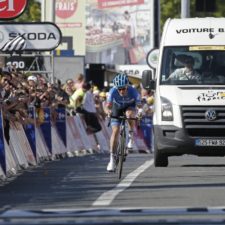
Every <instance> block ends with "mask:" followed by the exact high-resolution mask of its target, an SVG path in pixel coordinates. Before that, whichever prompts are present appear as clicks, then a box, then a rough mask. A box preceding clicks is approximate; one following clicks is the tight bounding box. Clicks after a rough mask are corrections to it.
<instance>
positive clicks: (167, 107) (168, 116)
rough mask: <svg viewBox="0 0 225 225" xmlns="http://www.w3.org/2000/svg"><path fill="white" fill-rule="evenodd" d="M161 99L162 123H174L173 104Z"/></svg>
mask: <svg viewBox="0 0 225 225" xmlns="http://www.w3.org/2000/svg"><path fill="white" fill-rule="evenodd" d="M160 99H161V109H162V111H161V112H162V121H173V107H172V104H171V102H170V101H169V100H168V99H167V98H164V97H160Z"/></svg>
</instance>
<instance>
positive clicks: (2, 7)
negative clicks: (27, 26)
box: [0, 0, 27, 20]
mask: <svg viewBox="0 0 225 225" xmlns="http://www.w3.org/2000/svg"><path fill="white" fill-rule="evenodd" d="M26 6H27V0H0V19H1V20H4V19H5V20H6V19H13V18H16V17H18V16H19V15H21V14H22V13H23V12H24V10H25V8H26Z"/></svg>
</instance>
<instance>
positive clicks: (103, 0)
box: [98, 0, 144, 9]
mask: <svg viewBox="0 0 225 225" xmlns="http://www.w3.org/2000/svg"><path fill="white" fill-rule="evenodd" d="M140 4H144V0H98V8H100V9H103V8H113V7H121V6H127V5H129V6H131V5H140Z"/></svg>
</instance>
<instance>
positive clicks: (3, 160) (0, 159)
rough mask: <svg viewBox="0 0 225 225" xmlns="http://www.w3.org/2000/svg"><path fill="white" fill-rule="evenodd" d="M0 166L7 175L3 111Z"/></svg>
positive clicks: (0, 131) (0, 124) (0, 122)
mask: <svg viewBox="0 0 225 225" xmlns="http://www.w3.org/2000/svg"><path fill="white" fill-rule="evenodd" d="M0 164H1V166H2V169H3V171H4V173H5V174H6V159H5V144H4V130H3V120H2V111H1V112H0Z"/></svg>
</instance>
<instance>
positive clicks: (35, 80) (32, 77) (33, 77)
mask: <svg viewBox="0 0 225 225" xmlns="http://www.w3.org/2000/svg"><path fill="white" fill-rule="evenodd" d="M27 80H28V81H29V80H32V81H34V82H35V83H37V77H35V76H34V75H31V76H29V77H28V78H27Z"/></svg>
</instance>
